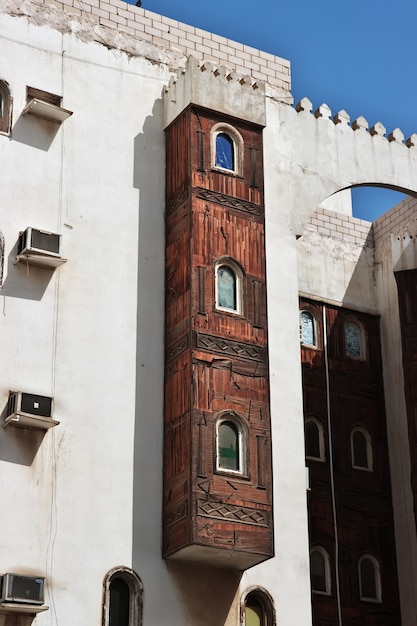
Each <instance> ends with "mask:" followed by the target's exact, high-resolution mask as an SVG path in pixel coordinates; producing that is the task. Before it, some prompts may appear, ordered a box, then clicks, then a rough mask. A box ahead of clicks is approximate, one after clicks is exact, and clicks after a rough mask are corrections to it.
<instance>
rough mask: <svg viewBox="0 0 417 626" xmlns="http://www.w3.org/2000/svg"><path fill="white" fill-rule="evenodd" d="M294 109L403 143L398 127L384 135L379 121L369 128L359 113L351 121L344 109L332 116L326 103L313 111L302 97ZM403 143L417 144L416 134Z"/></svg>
mask: <svg viewBox="0 0 417 626" xmlns="http://www.w3.org/2000/svg"><path fill="white" fill-rule="evenodd" d="M295 110H296V111H297V112H298V113H300V112H307V113H313V115H314V117H315V118H316V119H320V118H322V119H326V120H332V121H333V123H334V124H335V125H337V124H342V125H345V126H349V125H350V127H351V128H352V130H353V131H357V130H358V131H361V130H366V131H369V134H370V135H372V136H375V135H379V136H381V137H385V136H386V138H387V140H388V141H389V142H392V141H396V142H397V143H404V134H403V132H402V131H401V130H400V129H399V128H395V129H394V130H393V131H391V132H390V133H389V134H388V135H386V132H387V130H386V128H385V126H384V125H383V124H381V122H376V123H375V124H374V125H373V126H371V128H369V124H368V120H367V119H366V118H365V117H363V116H362V115H360V116H359V117H358V118H356V119H355V120H353V121H352V122H351V121H350V116H349V114H348V113H346V111H345V110H343V109H342V110H341V111H339V112H338V113H336V114H335V115H334V116H333V117H332V112H331V110H330V108H329V107H328V106H327V104H322V105H320V106H319V107H318V108H317V109H315V111H314V112H313V104H312V102H311V101H310V100H309V99H308V98H302V99H301V100H300V102H297V104H296V105H295ZM405 144H406V146H407V147H408V148H412V147H415V146H417V134H416V133H413V134H412V135H411V136H410V137H409V138H408V139H407V140H406V142H405Z"/></svg>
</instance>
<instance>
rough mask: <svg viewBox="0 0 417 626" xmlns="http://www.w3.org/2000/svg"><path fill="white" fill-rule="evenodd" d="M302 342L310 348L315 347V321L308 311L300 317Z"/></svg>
mask: <svg viewBox="0 0 417 626" xmlns="http://www.w3.org/2000/svg"><path fill="white" fill-rule="evenodd" d="M300 325H301V341H302V342H303V343H306V344H308V345H309V346H314V345H315V337H314V320H313V316H312V315H310V313H307V311H302V312H301V315H300Z"/></svg>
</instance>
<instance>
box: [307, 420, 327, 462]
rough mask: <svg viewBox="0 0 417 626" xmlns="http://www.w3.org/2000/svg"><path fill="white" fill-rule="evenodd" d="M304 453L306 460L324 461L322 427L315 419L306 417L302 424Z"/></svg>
mask: <svg viewBox="0 0 417 626" xmlns="http://www.w3.org/2000/svg"><path fill="white" fill-rule="evenodd" d="M304 439H305V452H306V458H307V459H314V460H315V461H325V441H324V427H323V424H322V423H321V422H320V420H318V419H316V418H315V417H312V416H310V417H307V418H306V420H305V424H304Z"/></svg>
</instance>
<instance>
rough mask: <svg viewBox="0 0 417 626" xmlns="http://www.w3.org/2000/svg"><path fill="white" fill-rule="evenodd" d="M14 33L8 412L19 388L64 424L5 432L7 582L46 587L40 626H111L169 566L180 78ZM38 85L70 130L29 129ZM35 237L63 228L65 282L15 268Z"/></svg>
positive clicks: (4, 215)
mask: <svg viewBox="0 0 417 626" xmlns="http://www.w3.org/2000/svg"><path fill="white" fill-rule="evenodd" d="M0 37H1V58H2V59H3V60H5V59H7V64H6V63H5V62H4V63H2V64H1V67H0V74H1V78H4V79H5V80H7V81H8V83H9V85H10V88H11V91H12V95H13V112H14V125H13V135H12V138H11V139H9V138H8V137H5V136H1V137H0V151H1V156H2V168H1V179H2V184H1V188H2V192H1V197H2V201H1V231H2V233H3V235H4V237H5V242H6V259H7V262H6V267H5V276H4V287H3V290H2V298H1V299H2V311H3V314H2V323H1V325H0V335H1V341H2V346H3V349H2V351H1V356H0V370H1V372H2V380H1V385H0V404H1V407H2V409H3V407H4V406H5V405H6V401H7V397H8V392H9V389H14V390H22V391H26V392H32V393H38V394H41V395H51V396H54V398H55V416H56V418H57V419H59V420H60V421H61V424H60V425H59V426H58V427H57V428H56V429H52V430H50V431H48V432H47V433H46V434H45V436H44V437H42V436H41V435H39V434H38V433H35V432H28V431H22V430H19V431H18V430H16V429H13V428H12V427H9V428H8V429H6V430H3V431H1V433H0V451H1V452H0V465H1V470H0V483H1V493H2V510H3V512H5V511H6V512H8V514H7V515H5V514H4V513H3V515H2V537H3V539H2V542H1V546H0V553H1V570H2V572H6V571H12V572H14V571H17V572H19V573H20V572H24V571H26V572H28V573H37V574H41V575H46V577H47V580H48V581H49V583H50V584H49V586H48V593H47V603H48V604H49V605H50V606H51V609H50V610H49V611H47V612H46V613H44V614H40V615H39V616H38V617H37V618H36V623H37V624H52V623H53V624H55V623H56V624H58V623H59V624H74V623H78V624H88V623H91V624H100V623H101V593H102V582H103V578H104V575H105V574H106V572H107V571H108V570H110V569H111V568H112V567H114V566H116V565H125V566H128V567H129V566H130V567H132V563H133V561H134V560H136V561H137V563H136V565H137V570H138V573H139V574H140V575H141V576H142V578H143V581H144V584H145V585H147V589H149V587H150V586H151V585H150V581H151V580H152V581H153V580H154V578H153V576H154V572H153V570H152V559H153V560H154V561H157V562H158V566H159V569H160V570H165V564H164V563H163V561H162V560H161V558H160V534H161V500H162V496H161V482H162V478H161V468H162V426H163V419H162V416H163V413H162V410H163V320H164V314H163V293H164V219H163V215H164V169H165V152H164V135H163V128H162V107H161V104H160V103H161V94H162V89H163V85H164V84H166V83H167V82H168V80H169V72H168V70H167V69H166V68H165V67H164V66H162V65H155V64H154V65H153V64H151V63H150V62H149V61H146V60H145V59H143V58H140V57H137V58H133V59H129V58H128V56H127V55H125V54H124V53H120V52H117V51H115V50H107V49H106V48H105V47H104V46H100V45H99V44H96V43H91V44H89V45H87V44H83V43H82V42H80V41H79V40H78V39H77V38H75V37H74V36H73V35H62V34H61V33H59V32H57V31H55V30H53V29H51V28H49V27H33V26H28V25H27V23H26V21H25V20H24V19H19V18H11V17H8V16H5V15H3V16H2V19H1V23H0ZM27 85H30V86H33V87H37V88H39V89H43V90H46V91H50V92H52V93H56V94H61V95H63V105H64V106H65V107H66V108H68V109H70V110H72V111H73V112H74V114H73V116H72V117H71V118H70V119H69V120H68V121H66V122H65V123H64V124H62V125H61V126H60V127H59V126H57V125H55V124H51V123H50V122H46V121H42V120H39V119H35V118H29V117H21V111H22V109H23V108H24V105H25V104H26V94H25V90H26V86H27ZM145 187H146V188H145ZM151 189H152V192H151V191H150V190H151ZM26 226H34V227H37V228H43V229H46V230H50V231H53V232H60V233H62V235H63V238H62V253H63V255H64V256H65V257H66V258H68V262H67V264H65V265H64V266H62V267H61V268H60V269H58V270H57V271H55V272H50V271H49V270H44V269H38V268H34V267H29V268H28V269H27V268H26V266H24V265H22V264H19V265H14V264H13V261H14V257H15V251H14V252H13V247H14V246H15V243H16V241H17V237H18V233H19V231H20V230H22V229H24V228H25V227H26ZM139 241H141V242H142V244H143V245H141V249H140V256H138V247H139ZM139 263H140V264H141V265H140V271H138V267H139ZM138 293H139V298H138ZM143 318H145V321H144V322H143ZM139 321H140V322H141V327H140V331H139V332H138V330H137V329H138V324H139ZM138 354H139V357H140V363H139V367H138V368H137V367H136V359H137V355H138ZM139 390H140V391H142V393H141V395H140V397H139V395H138V394H139ZM145 390H146V391H145ZM143 424H146V427H145V428H144V427H143ZM138 429H139V430H140V429H142V431H141V434H142V440H141V441H140V442H138V441H137V439H136V436H137V430H138ZM135 443H136V444H137V445H139V446H140V449H141V450H142V453H144V451H146V455H147V456H146V465H145V466H144V464H143V459H142V460H141V459H140V456H141V455H138V456H139V460H138V463H137V464H135V456H134V446H135ZM137 475H139V476H141V477H143V476H146V483H147V486H148V488H150V489H149V493H147V490H146V489H145V488H144V489H143V490H142V491H141V492H138V493H134V486H136V476H137ZM136 498H137V499H138V501H139V502H140V504H141V508H142V509H143V508H146V510H147V513H146V516H143V517H146V522H147V534H145V533H144V529H143V527H141V524H136V526H134V524H133V522H132V520H133V512H134V507H135V505H137V503H136ZM142 526H143V525H142ZM134 532H136V533H138V532H140V533H141V539H140V541H138V543H139V545H140V546H141V547H143V546H146V545H152V555H151V557H150V556H149V555H148V556H146V554H145V556H143V553H140V552H139V554H140V557H141V558H139V556H138V554H135V550H136V552H138V550H139V549H138V548H136V545H135V546H134V545H133V535H134ZM5 537H7V540H5ZM144 552H146V551H144ZM164 585H165V587H169V585H170V583H169V581H164ZM155 595H156V594H155ZM151 596H152V594H151V593H149V592H148V598H149V599H150V598H151ZM157 604H158V605H159V604H160V600H159V599H158V600H157V599H156V598H155V599H154V606H153V608H152V606H151V605H150V601H149V604H148V611H149V612H150V618H149V621H148V623H163V620H162V621H159V622H158V619H156V618H154V617H153V616H152V612H153V611H155V606H156V605H157ZM167 611H168V609H167V608H166V609H165V612H167ZM171 611H172V608H170V609H169V612H171ZM173 612H174V613H175V610H174V611H173ZM1 619H4V616H3V617H2V616H0V620H1Z"/></svg>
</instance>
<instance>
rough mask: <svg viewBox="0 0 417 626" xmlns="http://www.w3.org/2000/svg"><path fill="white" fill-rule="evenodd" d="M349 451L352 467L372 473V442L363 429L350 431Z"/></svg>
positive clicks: (358, 428)
mask: <svg viewBox="0 0 417 626" xmlns="http://www.w3.org/2000/svg"><path fill="white" fill-rule="evenodd" d="M350 451H351V455H352V467H354V468H356V469H362V470H368V471H372V469H373V454H372V440H371V436H370V434H369V433H368V431H367V430H366V429H365V428H363V427H361V426H360V427H357V428H354V429H353V430H352V431H351V433H350Z"/></svg>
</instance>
